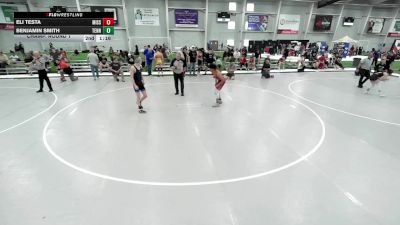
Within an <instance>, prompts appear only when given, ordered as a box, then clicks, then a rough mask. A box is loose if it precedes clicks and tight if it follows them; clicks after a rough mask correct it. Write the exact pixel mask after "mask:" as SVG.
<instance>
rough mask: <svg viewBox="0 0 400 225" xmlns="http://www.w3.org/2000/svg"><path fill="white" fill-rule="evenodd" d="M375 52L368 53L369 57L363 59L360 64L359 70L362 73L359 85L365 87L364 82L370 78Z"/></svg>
mask: <svg viewBox="0 0 400 225" xmlns="http://www.w3.org/2000/svg"><path fill="white" fill-rule="evenodd" d="M372 57H373V53H369V54H368V58H365V59H363V60H361V62H360V64H358V71H359V73H360V80H359V81H358V87H359V88H363V84H364V83H365V82H366V81H367V80H368V79H369V77H370V72H371V65H372Z"/></svg>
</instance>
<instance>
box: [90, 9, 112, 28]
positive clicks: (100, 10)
mask: <svg viewBox="0 0 400 225" xmlns="http://www.w3.org/2000/svg"><path fill="white" fill-rule="evenodd" d="M90 11H92V12H112V13H114V24H115V25H118V11H117V8H115V7H107V6H90Z"/></svg>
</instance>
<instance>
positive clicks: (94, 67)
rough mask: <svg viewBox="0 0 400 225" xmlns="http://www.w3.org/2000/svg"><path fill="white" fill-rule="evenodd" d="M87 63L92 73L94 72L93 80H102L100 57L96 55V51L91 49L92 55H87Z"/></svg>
mask: <svg viewBox="0 0 400 225" xmlns="http://www.w3.org/2000/svg"><path fill="white" fill-rule="evenodd" d="M87 61H88V63H89V65H90V71H92V76H93V80H96V77H97V78H100V76H99V57H98V56H97V55H96V54H95V53H94V50H93V49H91V50H90V53H89V54H88V55H87Z"/></svg>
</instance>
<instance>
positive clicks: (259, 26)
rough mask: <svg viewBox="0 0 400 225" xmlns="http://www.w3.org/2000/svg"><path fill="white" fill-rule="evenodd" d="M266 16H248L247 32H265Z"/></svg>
mask: <svg viewBox="0 0 400 225" xmlns="http://www.w3.org/2000/svg"><path fill="white" fill-rule="evenodd" d="M267 27H268V16H267V15H248V16H247V30H248V31H261V32H262V31H267Z"/></svg>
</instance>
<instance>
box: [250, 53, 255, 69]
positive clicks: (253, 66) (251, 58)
mask: <svg viewBox="0 0 400 225" xmlns="http://www.w3.org/2000/svg"><path fill="white" fill-rule="evenodd" d="M249 69H250V70H256V59H255V57H254V54H253V55H252V56H251V57H250V59H249Z"/></svg>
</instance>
